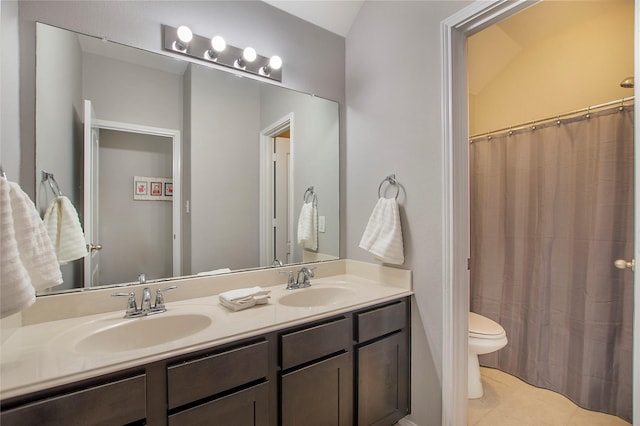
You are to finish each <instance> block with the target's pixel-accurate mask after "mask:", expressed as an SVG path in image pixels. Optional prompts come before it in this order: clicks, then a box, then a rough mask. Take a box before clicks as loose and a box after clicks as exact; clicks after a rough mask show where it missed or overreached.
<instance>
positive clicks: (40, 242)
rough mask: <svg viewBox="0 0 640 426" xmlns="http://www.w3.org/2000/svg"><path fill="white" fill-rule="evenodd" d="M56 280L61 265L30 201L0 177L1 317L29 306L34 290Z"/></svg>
mask: <svg viewBox="0 0 640 426" xmlns="http://www.w3.org/2000/svg"><path fill="white" fill-rule="evenodd" d="M59 284H62V274H61V273H60V266H59V265H58V261H57V259H56V255H55V252H54V250H53V245H52V244H51V240H50V239H49V236H48V234H47V231H46V229H45V227H44V224H43V223H42V220H41V219H40V216H39V215H38V212H37V211H36V208H35V206H34V205H33V202H32V201H31V199H30V198H29V196H28V195H27V194H25V193H24V191H22V189H21V188H20V186H19V185H18V184H16V183H14V182H9V181H8V180H7V179H5V178H4V177H0V293H1V294H2V298H0V318H4V317H6V316H9V315H12V314H15V313H17V312H20V311H22V310H24V309H26V308H28V307H29V306H31V305H32V304H33V303H34V302H35V293H36V290H44V289H46V288H49V287H53V286H56V285H59Z"/></svg>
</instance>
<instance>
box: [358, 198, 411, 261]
mask: <svg viewBox="0 0 640 426" xmlns="http://www.w3.org/2000/svg"><path fill="white" fill-rule="evenodd" d="M360 248H363V249H365V250H367V251H368V252H370V253H372V254H373V255H374V256H375V258H376V260H379V261H381V262H384V263H391V264H395V265H402V264H403V263H404V247H403V243H402V227H401V224H400V212H399V209H398V203H397V202H396V200H395V198H380V199H378V202H377V203H376V205H375V207H374V209H373V212H372V213H371V217H370V218H369V223H367V227H366V229H365V230H364V234H363V235H362V239H361V240H360Z"/></svg>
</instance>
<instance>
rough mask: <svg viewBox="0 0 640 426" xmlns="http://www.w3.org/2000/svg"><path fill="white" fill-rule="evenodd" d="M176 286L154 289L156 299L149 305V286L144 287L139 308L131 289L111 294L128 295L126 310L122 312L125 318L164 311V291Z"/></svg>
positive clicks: (173, 288)
mask: <svg viewBox="0 0 640 426" xmlns="http://www.w3.org/2000/svg"><path fill="white" fill-rule="evenodd" d="M176 288H178V287H177V286H175V285H172V286H170V287H167V288H159V289H157V290H156V301H155V303H154V304H153V306H152V305H151V290H149V287H145V288H143V289H142V302H141V303H140V308H139V309H138V306H137V304H136V294H135V293H134V292H133V291H132V292H130V293H113V294H111V296H115V297H128V299H127V310H126V311H125V313H124V317H125V318H138V317H144V316H147V315H153V314H159V313H161V312H166V310H167V308H166V306H165V305H164V292H165V291H169V290H175V289H176Z"/></svg>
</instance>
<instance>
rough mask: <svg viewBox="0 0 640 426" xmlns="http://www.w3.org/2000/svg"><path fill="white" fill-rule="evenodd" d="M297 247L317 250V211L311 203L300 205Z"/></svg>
mask: <svg viewBox="0 0 640 426" xmlns="http://www.w3.org/2000/svg"><path fill="white" fill-rule="evenodd" d="M298 245H300V246H302V248H306V249H309V250H317V249H318V209H317V207H316V205H315V203H314V202H313V201H310V202H308V203H304V204H302V209H300V217H299V218H298Z"/></svg>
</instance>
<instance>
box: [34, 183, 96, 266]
mask: <svg viewBox="0 0 640 426" xmlns="http://www.w3.org/2000/svg"><path fill="white" fill-rule="evenodd" d="M43 220H44V223H45V226H46V227H47V232H48V233H49V238H51V242H52V243H53V247H54V249H55V251H56V255H57V256H58V262H60V264H61V265H64V264H66V263H69V262H71V261H73V260H76V259H81V258H83V257H85V256H86V255H87V254H88V251H87V241H86V240H85V238H84V232H83V231H82V226H81V225H80V219H79V218H78V212H77V211H76V209H75V207H74V206H73V204H71V201H70V200H69V199H68V198H67V197H65V196H63V195H61V196H59V197H56V199H55V200H53V202H52V203H51V205H49V207H48V208H47V211H46V212H45V213H44V219H43Z"/></svg>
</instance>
